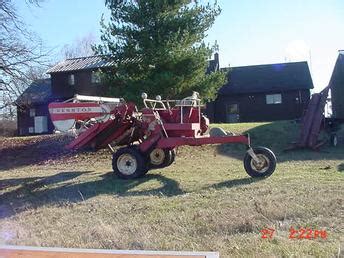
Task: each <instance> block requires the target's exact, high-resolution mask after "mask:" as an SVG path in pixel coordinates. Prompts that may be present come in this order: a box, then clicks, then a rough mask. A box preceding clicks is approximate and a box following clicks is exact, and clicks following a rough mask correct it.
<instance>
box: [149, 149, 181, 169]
mask: <svg viewBox="0 0 344 258" xmlns="http://www.w3.org/2000/svg"><path fill="white" fill-rule="evenodd" d="M175 157H176V151H175V150H174V149H172V150H167V149H165V150H164V149H159V148H156V149H154V150H152V151H151V153H150V154H149V163H150V164H149V166H150V168H153V169H154V168H164V167H168V166H169V165H171V164H172V163H173V162H174V159H175Z"/></svg>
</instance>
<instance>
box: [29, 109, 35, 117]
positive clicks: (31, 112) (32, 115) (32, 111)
mask: <svg viewBox="0 0 344 258" xmlns="http://www.w3.org/2000/svg"><path fill="white" fill-rule="evenodd" d="M35 115H36V110H35V109H34V108H30V117H34V116H35Z"/></svg>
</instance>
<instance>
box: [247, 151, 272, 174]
mask: <svg viewBox="0 0 344 258" xmlns="http://www.w3.org/2000/svg"><path fill="white" fill-rule="evenodd" d="M252 149H253V151H254V153H255V154H263V155H264V156H265V157H267V158H268V159H269V162H270V166H269V168H268V169H267V170H266V171H265V172H263V173H262V172H258V171H256V170H254V169H253V168H252V167H251V160H252V157H251V156H250V155H249V154H248V153H246V155H245V158H244V168H245V170H246V172H247V174H248V175H249V176H251V177H268V176H271V175H272V173H273V172H274V171H275V169H276V163H277V160H276V156H275V154H274V153H273V152H272V151H271V150H270V149H268V148H265V147H254V148H252Z"/></svg>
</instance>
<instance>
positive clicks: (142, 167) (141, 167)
mask: <svg viewBox="0 0 344 258" xmlns="http://www.w3.org/2000/svg"><path fill="white" fill-rule="evenodd" d="M123 154H130V155H131V156H133V157H134V158H135V159H136V162H137V168H136V171H135V172H134V173H132V174H131V175H126V174H123V173H122V172H121V171H119V169H118V167H117V160H118V158H119V157H120V156H121V155H123ZM146 164H147V162H146V159H145V157H144V155H142V153H141V152H140V150H139V149H138V148H136V147H135V146H130V147H124V148H121V149H119V150H118V151H116V152H115V153H114V154H113V155H112V169H113V172H114V173H115V174H116V175H117V176H118V177H119V178H122V179H134V178H138V177H141V176H143V175H145V174H146V173H147V172H148V168H147V165H146Z"/></svg>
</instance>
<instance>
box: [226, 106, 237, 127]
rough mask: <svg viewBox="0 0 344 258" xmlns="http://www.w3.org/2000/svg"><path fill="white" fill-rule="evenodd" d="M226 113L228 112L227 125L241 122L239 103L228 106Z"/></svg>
mask: <svg viewBox="0 0 344 258" xmlns="http://www.w3.org/2000/svg"><path fill="white" fill-rule="evenodd" d="M226 112H227V114H226V116H227V117H226V120H227V121H226V122H227V123H238V122H239V121H240V115H239V104H238V103H232V104H228V105H227V110H226Z"/></svg>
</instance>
